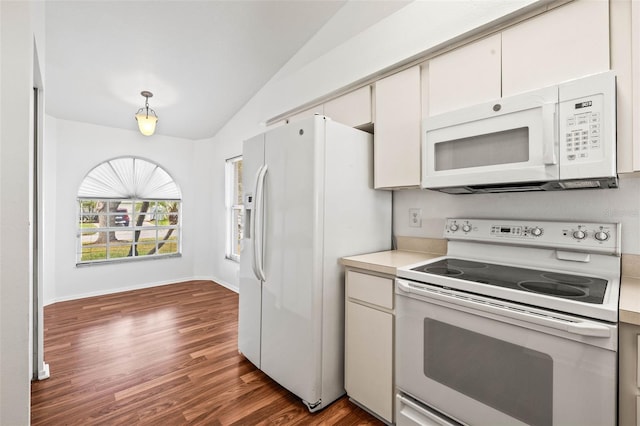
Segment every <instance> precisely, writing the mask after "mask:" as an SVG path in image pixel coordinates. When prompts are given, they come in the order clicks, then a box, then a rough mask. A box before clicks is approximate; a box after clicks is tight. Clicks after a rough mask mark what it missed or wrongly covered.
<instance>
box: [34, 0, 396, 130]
mask: <svg viewBox="0 0 640 426" xmlns="http://www.w3.org/2000/svg"><path fill="white" fill-rule="evenodd" d="M345 4H346V1H342V0H341V1H333V0H331V1H329V0H288V1H285V0H253V1H252V0H246V1H241V0H230V1H216V0H199V1H185V0H174V1H151V0H149V1H130V0H117V1H101V0H97V1H57V0H50V1H47V3H46V17H45V22H46V68H45V99H46V105H45V108H46V113H47V114H49V115H51V116H54V117H56V118H60V119H67V120H75V121H81V122H87V123H93V124H98V125H104V126H109V127H116V128H123V129H131V130H135V129H136V122H135V119H134V114H135V112H136V110H137V109H138V108H140V107H142V106H143V105H144V98H143V97H142V96H141V95H140V92H141V91H142V90H149V91H151V92H153V94H154V96H153V97H152V98H151V99H150V101H149V104H150V107H151V108H153V109H154V110H155V111H156V112H157V114H158V116H159V122H158V128H157V133H159V134H165V135H169V136H176V137H181V138H187V139H202V138H207V137H211V136H213V135H215V133H216V132H217V131H218V130H219V129H220V128H221V127H222V126H223V125H224V124H225V123H226V122H227V121H228V120H229V119H230V118H231V117H233V115H234V114H235V113H236V112H237V111H239V110H240V109H241V108H242V106H243V105H244V104H245V103H246V102H247V101H248V100H249V99H251V97H252V96H253V95H254V94H255V93H256V92H257V91H258V90H259V89H260V88H261V87H262V86H263V85H264V84H265V83H267V82H268V81H269V79H270V78H271V77H272V76H273V75H274V74H275V73H276V72H277V71H278V70H279V69H280V68H281V67H282V66H283V65H285V64H286V63H287V61H289V59H291V58H292V57H293V56H294V55H295V54H296V52H298V51H299V49H300V48H301V47H302V46H303V45H305V44H306V43H307V42H308V41H309V40H310V39H312V37H314V35H316V34H317V33H318V31H319V30H320V29H321V28H322V27H323V26H324V25H325V24H326V23H327V22H328V21H329V20H330V19H331V18H332V17H333V16H334V15H335V14H336V13H337V12H338V11H339V10H340V8H342V7H343V6H344V5H345ZM404 4H406V2H405V1H393V0H388V1H374V0H365V1H357V5H358V7H359V8H360V10H362V14H360V17H359V19H358V20H352V21H351V22H348V21H346V20H344V19H343V20H341V22H343V25H342V26H341V28H335V27H336V26H335V25H333V26H331V31H332V32H333V36H332V35H330V34H329V35H327V34H325V35H324V37H320V38H318V37H316V39H314V43H313V51H312V52H311V53H313V52H315V53H317V54H321V53H324V51H326V50H328V49H331V48H332V47H334V46H336V45H337V44H339V43H340V42H341V38H342V37H348V36H351V35H353V33H354V32H357V31H361V30H363V29H364V28H366V27H367V26H368V25H370V24H372V23H374V22H375V21H377V20H380V19H382V18H383V17H384V16H386V15H388V14H390V13H392V12H393V11H395V10H397V9H398V8H400V7H402V6H403V5H404ZM352 6H353V5H352ZM351 10H357V8H356V9H354V8H353V7H352V8H351Z"/></svg>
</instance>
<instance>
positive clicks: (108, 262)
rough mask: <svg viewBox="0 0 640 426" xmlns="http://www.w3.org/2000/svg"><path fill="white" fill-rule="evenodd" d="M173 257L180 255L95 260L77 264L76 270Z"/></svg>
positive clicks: (179, 255) (180, 254)
mask: <svg viewBox="0 0 640 426" xmlns="http://www.w3.org/2000/svg"><path fill="white" fill-rule="evenodd" d="M175 257H182V253H172V254H164V255H159V256H136V257H121V258H118V259H109V260H97V261H92V262H78V263H76V268H84V267H86V266H96V265H113V264H117V263H130V262H145V261H147V260H160V259H169V258H175Z"/></svg>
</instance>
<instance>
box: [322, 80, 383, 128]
mask: <svg viewBox="0 0 640 426" xmlns="http://www.w3.org/2000/svg"><path fill="white" fill-rule="evenodd" d="M324 115H326V116H327V117H329V118H331V119H332V120H334V121H337V122H338V123H342V124H346V125H347V126H350V127H359V126H362V125H365V124H368V123H371V121H372V119H371V86H365V87H362V88H360V89H358V90H354V91H353V92H350V93H347V94H346V95H343V96H340V97H339V98H336V99H333V100H331V101H329V102H326V103H325V104H324Z"/></svg>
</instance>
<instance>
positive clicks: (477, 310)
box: [396, 219, 620, 426]
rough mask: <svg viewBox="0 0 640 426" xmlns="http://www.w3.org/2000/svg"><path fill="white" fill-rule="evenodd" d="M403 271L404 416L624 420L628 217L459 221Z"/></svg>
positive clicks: (400, 380) (446, 420)
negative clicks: (441, 244) (439, 251)
mask: <svg viewBox="0 0 640 426" xmlns="http://www.w3.org/2000/svg"><path fill="white" fill-rule="evenodd" d="M444 235H445V238H447V239H448V240H449V244H448V251H447V255H446V256H443V257H440V258H436V259H432V260H430V261H428V262H423V263H420V264H415V265H409V266H407V267H404V268H400V269H399V270H398V279H397V280H396V354H397V355H396V384H397V387H398V395H397V398H398V400H397V404H396V411H397V413H396V414H397V415H396V419H397V423H398V424H399V425H418V424H469V425H475V424H478V425H489V424H509V425H519V424H522V425H524V424H529V425H552V424H556V425H563V424H580V425H589V424H592V425H599V426H601V425H608V424H611V425H614V424H615V422H616V387H617V320H618V299H619V288H620V225H619V224H601V223H582V222H580V223H578V222H571V223H570V222H548V221H547V222H545V221H514V220H500V219H497V220H488V219H448V220H447V221H446V225H445V232H444Z"/></svg>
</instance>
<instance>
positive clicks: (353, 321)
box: [345, 301, 393, 422]
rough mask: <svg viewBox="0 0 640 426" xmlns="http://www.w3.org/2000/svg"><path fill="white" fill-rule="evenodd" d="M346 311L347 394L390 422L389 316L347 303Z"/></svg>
mask: <svg viewBox="0 0 640 426" xmlns="http://www.w3.org/2000/svg"><path fill="white" fill-rule="evenodd" d="M346 310H347V312H346V330H345V388H346V390H347V394H348V395H349V396H350V397H351V398H353V399H354V400H356V401H357V402H359V403H360V404H362V405H364V406H365V407H367V408H368V409H369V410H371V411H373V412H374V413H376V414H377V415H379V416H380V417H382V418H383V419H385V420H387V421H388V422H392V421H393V316H392V315H391V314H389V313H386V312H382V311H378V310H376V309H372V308H369V307H367V306H363V305H360V304H357V303H354V302H351V301H347V309H346ZM373 330H375V332H372V331H373Z"/></svg>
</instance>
